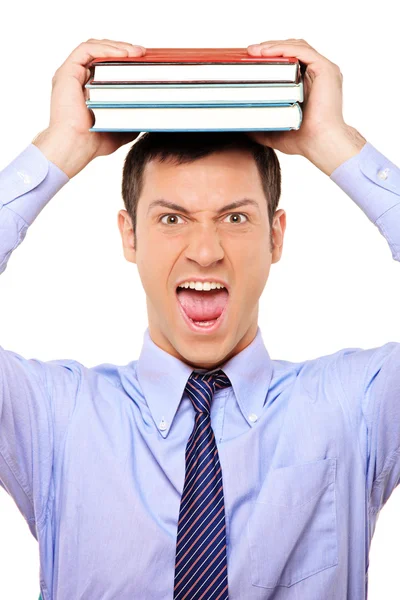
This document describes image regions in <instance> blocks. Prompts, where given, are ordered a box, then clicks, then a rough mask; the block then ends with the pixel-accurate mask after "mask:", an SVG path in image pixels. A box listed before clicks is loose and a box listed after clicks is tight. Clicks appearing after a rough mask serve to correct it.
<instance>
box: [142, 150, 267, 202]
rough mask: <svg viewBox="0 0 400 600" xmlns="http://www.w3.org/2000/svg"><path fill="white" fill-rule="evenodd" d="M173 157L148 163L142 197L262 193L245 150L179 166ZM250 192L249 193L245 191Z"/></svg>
mask: <svg viewBox="0 0 400 600" xmlns="http://www.w3.org/2000/svg"><path fill="white" fill-rule="evenodd" d="M175 161H176V159H174V157H169V158H168V159H166V160H164V161H160V160H159V159H158V158H155V159H152V160H151V161H149V162H148V163H147V164H146V166H145V169H144V173H143V188H142V193H143V194H144V195H146V192H151V193H157V192H161V191H165V189H166V188H167V189H171V191H175V192H179V190H185V192H186V193H187V192H188V191H190V190H192V191H193V192H195V191H196V190H197V191H200V190H204V191H207V192H214V193H216V192H218V190H219V189H220V190H221V191H222V190H224V191H226V190H227V189H228V190H234V189H237V192H238V193H239V191H240V193H241V194H242V193H243V194H244V193H247V194H250V193H253V194H254V193H257V192H258V193H260V192H261V193H262V186H261V178H260V174H259V172H258V168H257V165H256V162H255V160H254V158H253V156H252V154H251V153H250V152H248V151H245V150H238V149H229V150H223V151H218V152H214V153H212V154H209V155H208V156H204V157H201V158H196V159H195V160H193V161H190V162H184V163H181V164H177V162H175ZM245 190H247V192H246V191H245Z"/></svg>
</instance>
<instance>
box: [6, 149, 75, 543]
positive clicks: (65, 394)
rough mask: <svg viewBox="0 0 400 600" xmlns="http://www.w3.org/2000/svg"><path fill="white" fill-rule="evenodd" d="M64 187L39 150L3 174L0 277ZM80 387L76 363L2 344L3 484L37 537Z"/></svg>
mask: <svg viewBox="0 0 400 600" xmlns="http://www.w3.org/2000/svg"><path fill="white" fill-rule="evenodd" d="M67 181H69V177H68V176H67V175H66V174H65V173H64V172H63V171H62V170H61V169H59V168H58V167H57V166H56V165H55V164H53V163H52V162H51V161H49V160H47V158H46V157H45V155H44V154H43V153H42V152H41V150H39V148H37V147H36V146H35V145H34V144H30V145H29V146H28V147H27V148H25V150H23V152H21V154H20V155H19V156H17V158H16V159H15V160H14V161H13V162H11V163H10V164H9V165H8V166H7V167H6V168H5V169H3V170H2V171H1V172H0V273H2V272H3V271H4V270H5V268H6V265H7V261H8V258H9V256H10V255H11V253H12V251H13V250H14V249H15V248H16V247H17V246H18V245H19V244H20V243H21V241H22V240H23V239H24V237H25V234H26V231H27V228H28V227H29V225H31V224H32V223H33V221H34V220H35V218H36V217H37V216H38V214H39V212H40V211H41V210H42V209H43V208H44V206H45V205H46V204H47V202H49V200H50V199H51V198H52V197H53V196H54V195H55V194H56V192H57V191H58V190H59V189H60V188H61V187H62V186H63V185H65V183H67ZM79 386H80V369H79V368H78V367H77V363H76V362H75V361H72V360H68V359H66V360H55V361H48V362H43V361H40V360H37V359H27V358H24V357H23V356H21V355H20V354H17V353H16V352H13V351H11V350H6V349H4V348H3V347H1V346H0V486H1V487H2V488H3V489H4V490H6V492H8V493H9V494H10V496H11V497H12V498H13V499H14V501H15V503H16V504H17V507H18V508H19V510H20V512H21V513H22V515H23V516H24V517H25V519H26V521H27V523H28V525H29V528H30V529H31V532H32V534H33V535H34V536H35V537H37V535H36V528H37V527H40V526H41V525H42V524H43V523H44V522H45V520H46V509H47V505H48V498H49V494H50V493H51V486H52V485H53V480H52V477H53V472H54V471H53V469H54V462H55V459H56V457H57V453H58V449H59V446H60V444H61V442H62V439H63V435H64V432H65V431H66V428H67V423H68V421H69V418H70V415H71V412H72V410H73V407H74V403H75V400H76V397H77V394H78V389H79Z"/></svg>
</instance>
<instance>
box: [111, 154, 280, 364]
mask: <svg viewBox="0 0 400 600" xmlns="http://www.w3.org/2000/svg"><path fill="white" fill-rule="evenodd" d="M244 198H247V199H252V200H253V201H255V204H254V205H251V204H243V206H240V207H237V208H234V209H229V210H225V211H223V212H222V213H220V210H221V209H222V207H224V206H226V205H228V204H231V203H232V202H237V201H241V200H243V199H244ZM161 199H162V200H164V201H167V202H173V203H174V204H177V205H179V206H181V207H182V209H185V211H187V213H186V212H183V210H177V209H171V208H167V207H165V206H159V205H157V206H153V207H152V206H151V204H152V203H153V202H154V201H156V200H161ZM118 226H119V229H120V232H121V236H122V242H123V247H124V255H125V258H126V259H127V260H128V261H130V262H134V263H136V264H137V267H138V271H139V275H140V278H141V281H142V285H143V288H144V291H145V293H146V301H147V312H148V320H149V333H150V336H151V339H152V340H153V342H154V343H155V344H157V346H159V347H160V348H162V349H163V350H165V351H166V352H168V353H169V354H172V355H173V356H175V357H177V358H179V359H180V360H182V361H184V362H186V363H187V364H189V365H191V366H193V367H197V368H205V369H210V370H211V369H214V368H216V367H218V366H219V365H220V364H222V363H223V362H225V361H226V360H228V359H229V358H231V357H232V356H234V355H235V354H237V353H238V352H240V351H241V350H243V349H244V348H245V347H246V346H248V345H249V344H250V343H251V342H252V340H253V339H254V337H255V335H256V332H257V320H258V303H259V298H260V296H261V293H262V291H263V289H264V286H265V284H266V282H267V279H268V275H269V270H270V266H271V264H272V263H275V262H277V261H278V260H279V259H280V257H281V253H282V245H283V236H284V231H285V227H286V214H285V211H283V210H282V209H280V210H278V211H276V213H275V215H274V220H273V227H272V239H273V243H274V246H273V249H272V252H271V251H270V243H269V238H270V227H269V222H268V209H267V200H266V198H265V195H264V192H263V189H262V186H261V180H260V176H259V173H258V170H257V166H256V163H255V161H254V159H253V157H252V155H251V154H250V153H248V152H246V151H239V150H227V151H219V152H217V153H214V154H211V155H209V156H206V157H204V158H200V159H197V160H195V161H194V162H191V163H185V164H181V165H177V164H175V163H174V162H173V161H172V160H171V161H166V162H159V161H158V160H153V161H151V162H149V163H148V164H147V165H146V168H145V172H144V185H143V191H142V194H141V196H140V200H139V202H138V208H137V225H136V234H137V238H138V249H137V251H135V249H134V245H135V244H134V232H133V229H132V221H131V219H130V217H129V214H128V213H127V211H126V210H121V211H120V212H119V214H118ZM208 277H209V278H214V279H220V280H222V281H225V282H226V283H227V284H228V286H229V294H228V295H227V293H226V291H225V292H224V291H222V292H218V291H217V290H216V291H213V290H211V291H201V292H200V291H196V290H185V292H184V294H183V295H185V294H186V297H188V298H189V299H188V302H189V304H190V305H192V306H201V308H202V309H203V308H204V311H205V312H204V314H206V310H207V307H208V308H210V306H212V305H213V302H214V301H215V302H216V303H217V305H218V306H222V305H224V304H225V298H226V297H227V298H228V299H227V305H226V309H225V311H224V313H223V315H222V316H221V317H220V318H219V319H218V326H217V328H216V329H215V325H214V326H213V330H211V331H207V328H203V329H201V328H200V327H198V328H196V330H195V331H194V330H192V328H191V327H190V326H189V325H188V320H187V319H186V318H185V317H184V316H183V314H182V309H181V308H180V302H179V300H178V293H177V285H178V283H181V282H182V281H193V280H196V279H197V278H201V279H203V280H206V281H207V278H208ZM180 293H181V292H180ZM180 293H179V294H180ZM206 294H210V296H207V297H206ZM183 295H182V297H183ZM195 295H196V296H195ZM211 295H212V296H214V297H215V300H213V301H212V300H211ZM191 296H192V297H191ZM217 296H219V298H218V299H217ZM203 298H204V300H203ZM218 300H219V302H218ZM203 302H205V304H204V305H203V304H202V303H203ZM217 312H218V311H217ZM219 312H220V311H219Z"/></svg>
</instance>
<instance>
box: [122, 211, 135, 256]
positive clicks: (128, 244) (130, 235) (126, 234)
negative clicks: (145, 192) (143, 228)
mask: <svg viewBox="0 0 400 600" xmlns="http://www.w3.org/2000/svg"><path fill="white" fill-rule="evenodd" d="M118 228H119V231H120V234H121V238H122V247H123V250H124V256H125V258H126V260H127V261H129V262H132V263H136V250H135V234H134V231H133V226H132V220H131V217H130V216H129V213H128V211H126V210H120V211H119V212H118Z"/></svg>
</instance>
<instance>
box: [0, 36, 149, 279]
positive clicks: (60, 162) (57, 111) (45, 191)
mask: <svg viewBox="0 0 400 600" xmlns="http://www.w3.org/2000/svg"><path fill="white" fill-rule="evenodd" d="M145 51H146V50H145V49H144V48H142V46H133V45H132V44H129V43H127V42H116V41H113V40H94V39H90V40H88V41H87V42H84V43H82V44H80V45H79V46H78V47H77V48H75V50H73V52H71V54H70V55H69V56H68V58H67V59H66V60H65V62H64V63H63V64H62V65H61V66H60V67H59V68H58V69H57V71H56V72H55V74H54V77H53V80H52V94H51V105H50V121H49V125H48V127H47V128H46V129H45V130H44V131H42V132H41V133H39V134H38V135H37V136H36V137H35V138H34V140H33V141H32V143H31V144H29V145H28V146H27V147H26V148H25V150H24V151H23V152H21V154H19V155H18V156H17V157H16V158H15V159H14V160H13V161H12V162H11V163H10V164H9V165H8V166H6V167H5V168H4V169H3V170H2V171H1V172H0V273H2V272H3V271H4V270H5V269H6V266H7V262H8V259H9V257H10V255H11V253H12V252H13V250H15V248H16V247H17V246H19V244H20V243H21V242H22V240H23V239H24V237H25V235H26V232H27V229H28V227H29V226H30V225H31V224H32V223H33V221H34V220H35V219H36V217H37V216H38V214H39V212H40V211H41V210H42V209H43V208H44V206H45V205H46V204H47V203H48V202H49V200H50V199H51V198H52V197H53V196H54V195H55V194H56V193H57V192H58V191H59V190H60V189H61V187H63V185H65V184H66V183H67V182H68V181H69V180H70V179H71V178H72V177H74V176H75V175H76V174H77V173H79V172H80V171H81V170H82V169H83V168H84V167H85V166H86V165H87V164H89V162H90V161H92V160H93V159H94V158H96V157H97V156H102V155H107V154H111V153H112V152H114V151H115V150H117V149H118V148H119V147H120V146H122V145H123V144H126V143H128V142H129V141H132V140H134V139H135V138H136V137H137V136H138V135H139V134H138V132H132V133H131V132H128V133H122V132H121V133H119V132H117V133H109V132H93V131H92V132H91V131H89V129H90V128H91V127H92V125H93V114H92V112H91V111H90V110H88V108H87V106H86V103H85V88H84V85H85V84H86V82H87V81H88V78H89V74H90V71H89V69H88V67H87V65H88V64H89V63H90V61H91V60H92V59H93V58H95V57H102V56H115V57H119V56H138V55H139V56H140V55H141V54H143V53H144V52H145Z"/></svg>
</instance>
